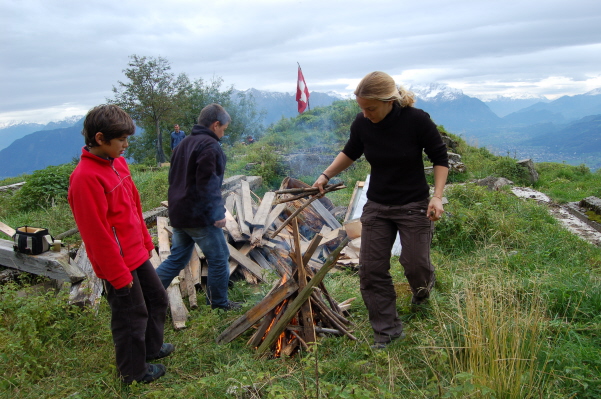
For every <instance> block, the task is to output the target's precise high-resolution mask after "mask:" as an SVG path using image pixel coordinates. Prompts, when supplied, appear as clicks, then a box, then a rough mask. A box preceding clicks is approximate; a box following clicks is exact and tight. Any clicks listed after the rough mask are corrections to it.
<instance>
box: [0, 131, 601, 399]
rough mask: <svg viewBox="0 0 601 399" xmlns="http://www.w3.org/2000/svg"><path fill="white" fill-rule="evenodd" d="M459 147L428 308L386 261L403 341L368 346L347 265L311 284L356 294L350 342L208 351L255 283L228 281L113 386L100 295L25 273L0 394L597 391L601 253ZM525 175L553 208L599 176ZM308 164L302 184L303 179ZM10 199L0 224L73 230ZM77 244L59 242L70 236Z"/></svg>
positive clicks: (244, 153)
mask: <svg viewBox="0 0 601 399" xmlns="http://www.w3.org/2000/svg"><path fill="white" fill-rule="evenodd" d="M310 122H311V123H313V122H312V121H310ZM289 140H290V141H294V140H300V138H299V137H298V136H295V135H290V137H289ZM228 151H229V150H228ZM459 151H460V153H461V154H462V155H463V161H464V163H465V164H466V166H467V168H468V172H467V173H466V174H461V175H460V174H455V175H451V177H450V178H449V180H450V181H453V182H461V183H467V184H463V185H457V186H455V187H452V188H451V187H449V188H447V191H446V192H445V196H446V197H447V198H448V199H449V201H450V202H449V204H448V205H446V206H445V210H446V212H447V213H446V215H445V217H444V218H443V219H442V220H441V221H440V222H438V223H437V228H436V232H435V237H434V241H433V247H432V258H433V261H434V264H435V265H436V267H437V283H436V288H435V291H434V293H433V295H432V298H431V301H430V304H429V305H428V306H424V307H422V308H421V309H419V310H417V311H416V310H414V309H412V308H411V306H410V293H409V292H408V291H407V287H406V280H405V278H404V275H403V271H402V268H401V266H400V265H399V262H398V258H396V257H393V258H392V265H393V266H392V270H391V273H392V275H393V279H394V281H395V286H396V287H397V293H398V299H397V309H398V311H399V315H400V317H401V319H402V320H403V322H404V325H405V329H406V333H407V338H406V339H405V340H403V341H400V342H395V343H393V344H392V345H391V346H390V347H389V349H387V350H385V351H376V352H374V351H373V350H371V349H370V347H369V345H370V344H371V328H370V326H369V322H368V320H367V311H366V309H365V307H364V306H363V303H362V300H361V294H360V290H359V280H358V276H357V272H356V271H354V270H337V271H336V272H333V273H330V274H329V275H328V276H327V278H326V280H325V284H326V285H327V287H328V289H329V290H330V291H331V293H332V294H333V295H334V297H335V298H337V299H338V300H339V301H342V300H345V299H347V298H351V297H355V298H356V300H355V302H353V306H352V308H351V316H350V318H351V320H352V321H353V323H354V327H353V334H354V335H355V336H356V337H358V338H359V339H358V341H351V340H349V339H348V338H346V337H326V338H322V339H320V340H319V341H318V344H317V345H316V346H315V350H314V351H313V352H312V353H306V352H302V353H300V354H298V355H297V356H295V357H293V358H281V359H258V358H256V356H255V353H254V350H253V349H252V348H249V347H247V346H246V341H247V340H248V338H249V337H250V335H251V333H252V332H251V331H247V332H246V333H244V334H243V335H242V336H241V337H239V338H237V339H236V340H234V341H233V342H231V343H229V344H226V345H217V344H216V343H215V338H216V337H217V336H218V335H219V334H220V333H221V332H222V331H223V330H224V329H225V328H226V327H227V326H229V325H230V324H231V323H232V322H233V321H234V320H235V319H236V318H237V317H239V316H240V315H242V314H243V313H244V311H245V310H248V309H249V308H250V307H251V306H252V304H253V303H255V302H257V301H259V300H260V299H262V298H263V296H264V295H265V294H266V293H267V292H268V290H269V288H270V287H269V286H267V285H260V286H249V285H247V284H246V283H244V282H240V281H238V282H236V283H235V285H234V287H233V288H232V289H231V292H230V295H231V299H232V300H238V301H246V303H247V304H246V305H245V308H244V309H243V310H242V311H238V312H233V313H221V312H216V311H212V310H210V309H208V308H207V307H206V306H201V307H200V308H199V309H198V310H193V311H191V312H190V318H189V320H188V323H187V328H186V329H185V330H182V331H175V330H174V329H173V328H172V327H171V324H170V323H169V321H168V324H167V327H166V331H165V335H166V340H167V341H168V342H172V343H174V344H175V345H176V348H177V349H176V352H175V353H174V354H173V356H171V357H169V358H166V359H165V360H164V364H165V365H166V366H167V369H168V371H167V375H166V376H165V377H164V378H161V379H160V380H158V381H157V382H155V383H153V384H149V385H133V386H123V385H122V384H121V383H120V382H119V380H118V379H117V378H116V372H115V366H114V354H113V345H112V341H111V334H110V330H109V325H110V311H109V309H108V306H107V303H106V301H104V300H102V301H101V304H100V307H99V309H98V310H97V311H94V310H90V309H84V310H81V309H78V308H72V307H69V306H68V305H66V303H67V296H68V290H67V289H63V290H62V291H60V292H59V293H58V294H55V293H54V292H50V293H46V294H44V293H39V292H34V291H33V290H32V289H28V288H27V287H29V286H31V285H35V284H37V283H38V282H40V281H41V280H43V279H41V278H31V277H26V278H25V277H24V278H22V279H21V280H19V281H17V282H16V283H11V284H5V285H3V286H0V398H11V399H12V398H40V397H43V398H65V397H69V398H192V397H199V398H317V397H320V398H467V397H469V398H526V397H536V398H540V397H543V398H572V397H574V398H576V397H577V398H598V397H600V396H601V377H600V376H601V360H600V359H601V249H600V248H598V247H595V246H593V245H591V244H589V243H587V242H585V241H583V240H581V239H580V238H578V237H576V236H574V235H573V234H571V233H570V232H568V231H566V230H565V229H564V228H563V227H562V226H561V225H560V224H559V223H558V222H556V221H555V219H553V218H552V217H551V216H550V215H549V213H548V212H547V210H546V208H545V207H544V206H542V205H539V204H537V203H536V202H534V201H529V200H524V199H519V198H516V197H515V196H513V195H511V194H510V193H509V191H508V190H504V191H499V192H490V191H488V190H486V189H485V188H483V187H480V186H476V185H475V184H473V183H469V181H471V180H473V179H478V178H483V177H486V176H489V175H497V176H500V175H505V174H508V175H512V177H511V178H512V179H516V180H518V179H521V178H522V177H521V175H520V171H519V170H518V169H515V167H514V165H515V160H512V159H511V158H508V157H495V156H493V155H492V154H490V153H489V152H488V151H487V150H484V149H476V148H473V147H469V146H467V145H465V143H463V142H461V140H460V149H459ZM257 157H258V158H259V159H260V157H261V152H260V147H258V146H250V147H249V146H240V148H234V149H232V151H231V152H228V159H229V164H230V167H229V168H228V172H227V174H228V176H230V175H233V174H238V173H241V172H243V171H244V170H245V169H244V168H245V165H247V164H248V163H249V162H250V161H249V160H253V162H254V160H256V159H257ZM268 161H269V162H268V164H269V165H272V164H273V165H277V162H278V160H277V157H273V158H269V159H268ZM368 166H369V165H368V164H367V163H366V162H362V161H360V162H357V163H356V164H355V165H354V166H353V167H352V168H351V169H349V170H347V171H345V172H344V173H342V174H341V175H340V176H339V177H338V178H340V179H341V180H342V181H344V182H345V184H346V185H347V186H348V187H349V189H347V190H341V191H338V192H335V193H332V194H329V195H328V198H330V199H331V200H332V201H333V202H334V203H335V205H347V204H348V202H349V200H350V196H351V194H352V188H353V187H354V185H355V182H356V181H357V180H364V179H365V177H366V175H367V174H368V173H369V168H368ZM131 169H132V175H133V178H134V180H135V182H136V184H137V186H138V188H139V190H140V194H141V198H142V202H143V207H144V210H148V209H152V208H154V207H156V206H158V205H159V204H160V202H161V201H163V200H165V199H166V197H167V195H166V191H167V173H168V170H167V169H161V170H152V171H148V170H144V168H143V167H142V166H132V168H131ZM537 169H538V172H539V174H540V180H539V182H538V183H536V184H535V185H534V188H536V189H538V190H541V191H543V192H545V193H547V194H548V195H550V196H551V197H552V198H553V199H554V200H555V201H557V202H566V201H576V200H579V199H581V198H584V197H586V196H589V195H596V196H600V195H601V193H600V192H599V190H600V187H601V184H599V183H601V182H600V180H599V179H600V177H601V174H599V172H597V173H590V172H589V171H588V170H585V169H584V168H581V167H572V166H567V165H561V164H539V165H537ZM263 170H264V171H265V173H267V172H268V171H267V168H265V169H263ZM319 172H320V171H316V173H315V175H314V176H307V177H305V178H304V180H305V181H306V182H307V183H309V184H311V183H312V179H315V178H316V177H317V175H318V174H319ZM249 174H250V173H249ZM276 175H277V174H276ZM278 178H281V176H278ZM274 179H275V178H274ZM269 184H273V183H269ZM268 188H270V187H263V188H262V190H265V189H268ZM578 188H579V189H578ZM16 198H18V197H17V196H16V195H15V194H14V193H4V194H0V220H1V221H2V222H4V223H6V224H9V225H11V226H18V225H24V224H35V225H40V226H44V227H49V228H50V231H51V233H53V234H58V233H60V232H62V231H65V230H68V229H70V228H72V227H74V222H73V219H72V216H71V214H70V212H69V208H68V205H67V204H66V201H65V199H64V197H61V196H60V195H58V196H57V197H56V198H54V199H53V201H51V202H50V203H49V204H44V205H43V206H38V207H34V208H33V209H31V210H29V211H27V212H16V211H15V210H14V209H15V208H14V206H15V204H14V201H15V200H16ZM78 239H79V237H78V236H77V235H76V236H73V237H71V238H70V239H69V240H68V243H69V245H76V243H77V240H78ZM23 290H29V291H30V292H29V293H28V294H24V293H23Z"/></svg>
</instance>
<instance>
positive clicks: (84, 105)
mask: <svg viewBox="0 0 601 399" xmlns="http://www.w3.org/2000/svg"><path fill="white" fill-rule="evenodd" d="M600 26H601V0H572V1H566V0H502V1H498V0H454V1H448V0H419V1H407V0H393V1H388V0H375V1H368V0H362V1H357V0H344V1H337V0H300V1H295V0H245V1H242V0H212V1H209V0H170V1H157V0H140V1H138V0H136V1H130V0H103V1H96V0H86V1H81V0H20V1H12V0H5V1H2V3H1V4H0V54H1V58H0V124H4V123H6V122H8V121H11V120H15V121H28V122H48V121H50V120H58V119H61V118H63V117H67V116H72V115H76V114H85V112H86V111H87V110H88V109H89V108H90V107H92V106H94V105H97V104H99V103H103V102H104V101H105V99H106V98H107V97H111V96H112V92H111V89H112V87H113V85H116V84H117V81H118V80H124V75H123V72H122V71H123V69H125V68H126V67H127V63H128V60H129V59H128V56H130V55H132V54H137V55H141V56H151V57H158V56H161V57H164V58H166V59H167V60H168V61H169V62H170V63H171V66H172V71H173V72H174V73H176V74H179V73H182V72H184V73H186V74H187V75H188V76H189V77H190V78H192V79H196V78H203V79H205V80H210V79H211V78H212V77H214V76H217V77H221V78H223V80H224V82H225V84H226V85H228V86H229V85H234V87H235V88H237V89H240V90H245V89H248V88H251V87H254V88H257V89H262V90H271V91H281V92H293V91H295V90H296V73H297V62H298V63H300V65H301V67H302V69H303V73H304V75H305V79H306V81H307V85H308V87H309V89H310V90H311V91H336V92H338V93H343V94H345V93H347V94H348V93H351V92H352V91H353V90H354V87H355V85H356V84H357V82H358V81H359V80H360V79H361V78H362V77H363V76H364V75H365V74H366V73H368V72H371V71H374V70H382V71H385V72H388V73H389V74H391V75H393V76H394V77H395V79H396V80H397V82H398V83H400V84H402V83H408V82H420V83H430V82H438V83H445V84H447V85H449V86H451V87H454V88H457V89H461V90H463V92H464V93H465V94H468V95H471V96H476V97H480V98H483V99H484V98H487V97H490V96H496V95H506V96H526V95H529V96H546V97H547V98H549V99H554V98H557V97H559V96H562V95H574V94H582V93H585V92H587V91H590V90H593V89H596V88H599V87H601V28H599V27H600Z"/></svg>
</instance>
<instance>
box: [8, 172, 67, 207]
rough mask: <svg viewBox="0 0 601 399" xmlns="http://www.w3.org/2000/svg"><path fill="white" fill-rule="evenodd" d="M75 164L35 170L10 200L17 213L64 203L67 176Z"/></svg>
mask: <svg viewBox="0 0 601 399" xmlns="http://www.w3.org/2000/svg"><path fill="white" fill-rule="evenodd" d="M73 169H75V164H72V163H70V164H63V165H58V166H49V167H47V168H46V169H41V170H36V171H35V172H33V173H32V174H31V175H30V176H29V177H27V179H26V181H25V184H24V185H23V187H22V188H21V189H20V190H19V191H18V192H17V193H16V194H15V196H14V197H13V199H12V201H11V202H12V204H13V206H14V207H15V208H16V209H17V210H19V211H28V210H33V209H36V208H38V207H41V208H47V207H52V206H54V205H55V204H56V203H57V202H62V201H66V199H67V191H68V190H69V176H70V175H71V173H72V172H73Z"/></svg>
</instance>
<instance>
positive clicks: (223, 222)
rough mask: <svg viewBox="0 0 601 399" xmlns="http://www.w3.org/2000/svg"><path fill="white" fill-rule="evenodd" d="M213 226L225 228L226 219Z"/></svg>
mask: <svg viewBox="0 0 601 399" xmlns="http://www.w3.org/2000/svg"><path fill="white" fill-rule="evenodd" d="M213 226H215V227H219V228H220V229H221V228H223V227H225V218H223V219H221V220H218V221H216V222H215V223H213Z"/></svg>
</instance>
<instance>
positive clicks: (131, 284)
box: [127, 280, 134, 288]
mask: <svg viewBox="0 0 601 399" xmlns="http://www.w3.org/2000/svg"><path fill="white" fill-rule="evenodd" d="M133 286H134V282H133V280H132V281H131V283H129V284H127V288H131V287H133Z"/></svg>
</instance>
